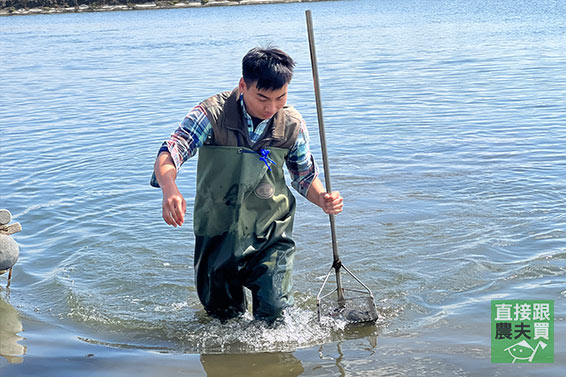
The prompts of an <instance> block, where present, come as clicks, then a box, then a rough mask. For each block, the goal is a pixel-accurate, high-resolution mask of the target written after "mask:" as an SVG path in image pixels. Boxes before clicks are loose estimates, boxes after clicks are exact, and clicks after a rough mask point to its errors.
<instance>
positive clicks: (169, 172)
mask: <svg viewBox="0 0 566 377" xmlns="http://www.w3.org/2000/svg"><path fill="white" fill-rule="evenodd" d="M153 170H154V171H155V177H156V178H157V182H159V186H160V187H161V190H162V191H163V203H162V211H163V220H165V222H166V223H167V224H169V225H171V226H174V227H177V226H181V225H183V222H184V221H185V212H186V210H187V203H186V202H185V198H183V195H181V193H180V192H179V189H178V188H177V185H176V184H175V178H177V172H176V170H175V164H174V163H173V159H172V158H171V154H170V153H169V152H161V153H160V154H159V156H157V159H156V160H155V165H154V167H153Z"/></svg>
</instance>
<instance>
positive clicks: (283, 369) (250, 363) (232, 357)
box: [200, 352, 304, 377]
mask: <svg viewBox="0 0 566 377" xmlns="http://www.w3.org/2000/svg"><path fill="white" fill-rule="evenodd" d="M200 361H201V363H202V366H203V368H204V370H205V371H206V373H207V376H208V377H225V376H240V374H238V372H236V373H234V372H235V371H240V373H243V372H242V371H245V376H247V377H254V376H258V377H260V376H261V377H264V376H265V375H266V374H265V373H266V372H265V371H266V370H268V371H269V376H270V377H277V376H286V377H287V376H288V377H293V376H298V375H300V374H301V373H303V372H304V368H303V366H302V364H301V362H300V361H299V360H298V359H297V358H296V357H295V356H293V354H291V353H280V352H276V353H255V354H202V355H201V356H200ZM241 375H242V376H243V375H244V374H241Z"/></svg>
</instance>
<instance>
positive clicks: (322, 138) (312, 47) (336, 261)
mask: <svg viewBox="0 0 566 377" xmlns="http://www.w3.org/2000/svg"><path fill="white" fill-rule="evenodd" d="M306 16H307V31H308V35H309V48H310V53H311V65H312V78H313V83H314V95H315V98H316V113H317V115H318V133H319V134H320V148H321V149H322V163H323V165H324V181H325V183H326V192H328V193H331V192H332V188H331V186H330V169H329V166H328V152H327V150H326V136H325V132H324V118H323V116H322V101H321V99H320V85H319V81H318V64H317V60H316V49H315V45H314V31H313V27H312V14H311V11H310V10H307V11H306ZM328 217H329V218H330V231H331V233H332V254H333V256H334V269H335V270H336V284H337V285H338V301H339V302H341V301H344V292H343V290H342V279H341V278H340V267H341V262H340V256H339V255H338V244H337V242H336V226H335V224H334V215H332V214H331V215H328Z"/></svg>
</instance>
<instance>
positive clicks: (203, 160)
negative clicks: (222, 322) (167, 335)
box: [194, 146, 295, 322]
mask: <svg viewBox="0 0 566 377" xmlns="http://www.w3.org/2000/svg"><path fill="white" fill-rule="evenodd" d="M269 150H270V153H269V155H268V157H269V158H270V159H271V160H273V161H274V162H275V164H276V165H274V164H270V167H271V169H268V167H267V165H266V163H265V162H264V161H262V160H260V157H261V156H260V155H259V154H257V153H255V152H253V151H252V150H250V149H246V148H241V147H224V146H204V147H202V148H200V149H199V158H198V171H197V195H196V198H195V208H194V231H195V271H196V284H197V291H198V295H199V298H200V300H201V302H202V304H203V305H204V307H205V309H206V310H207V312H208V313H209V314H211V315H212V316H214V317H217V318H220V319H228V318H233V317H236V316H238V315H240V314H242V313H243V312H245V310H246V300H245V294H244V289H243V288H244V287H247V288H249V289H250V290H251V292H252V296H253V314H254V317H255V318H257V319H263V320H266V321H268V322H272V321H273V320H275V318H277V316H279V314H280V313H281V311H282V310H283V309H284V308H285V307H287V306H289V305H291V304H292V300H293V297H292V294H291V284H292V283H291V269H292V264H293V258H294V252H295V243H294V242H293V240H292V238H291V236H292V228H293V216H294V213H295V198H294V197H293V195H292V194H291V192H290V190H289V188H288V187H287V185H286V184H285V177H284V173H283V165H284V163H285V160H284V158H285V155H286V153H287V152H288V151H287V150H286V149H281V148H270V149H269Z"/></svg>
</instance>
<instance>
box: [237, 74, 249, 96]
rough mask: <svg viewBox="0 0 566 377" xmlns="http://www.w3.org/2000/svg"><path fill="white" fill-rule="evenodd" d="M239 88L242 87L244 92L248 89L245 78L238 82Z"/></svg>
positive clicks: (241, 89)
mask: <svg viewBox="0 0 566 377" xmlns="http://www.w3.org/2000/svg"><path fill="white" fill-rule="evenodd" d="M238 88H239V89H240V93H243V92H245V91H246V90H247V87H246V82H245V81H244V78H243V77H242V78H240V83H239V84H238Z"/></svg>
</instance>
